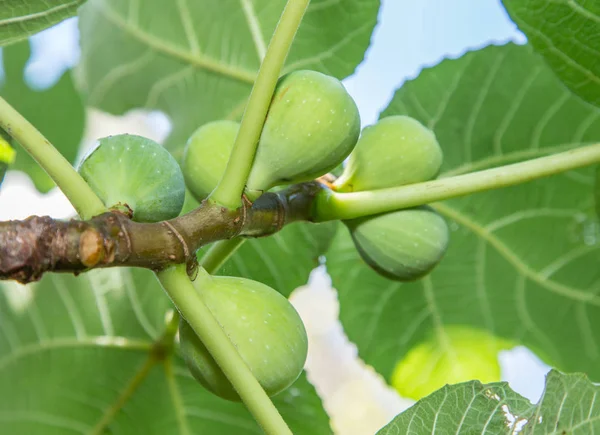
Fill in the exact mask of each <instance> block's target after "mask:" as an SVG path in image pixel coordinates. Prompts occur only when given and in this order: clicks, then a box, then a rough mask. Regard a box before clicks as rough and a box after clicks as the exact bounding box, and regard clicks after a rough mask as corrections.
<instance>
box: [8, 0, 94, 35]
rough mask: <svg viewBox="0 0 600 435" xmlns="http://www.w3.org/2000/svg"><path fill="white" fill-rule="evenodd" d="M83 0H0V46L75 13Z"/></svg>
mask: <svg viewBox="0 0 600 435" xmlns="http://www.w3.org/2000/svg"><path fill="white" fill-rule="evenodd" d="M84 2H85V0H0V46H2V45H8V44H12V43H14V42H18V41H21V40H23V39H27V38H28V37H29V36H31V35H33V34H35V33H38V32H40V31H42V30H44V29H46V28H48V27H51V26H53V25H55V24H57V23H59V22H61V21H62V20H64V19H67V18H69V17H72V16H74V15H76V14H77V8H78V7H79V6H80V5H82V4H83V3H84Z"/></svg>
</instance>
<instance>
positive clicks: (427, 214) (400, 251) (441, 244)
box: [344, 207, 448, 281]
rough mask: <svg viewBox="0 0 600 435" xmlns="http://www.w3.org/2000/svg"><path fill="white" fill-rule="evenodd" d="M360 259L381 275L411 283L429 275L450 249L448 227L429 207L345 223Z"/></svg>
mask: <svg viewBox="0 0 600 435" xmlns="http://www.w3.org/2000/svg"><path fill="white" fill-rule="evenodd" d="M344 223H345V224H346V226H347V227H348V228H349V230H350V234H351V235H352V239H353V240H354V244H355V245H356V248H357V250H358V252H359V253H360V255H361V257H362V258H363V260H365V262H366V263H367V264H368V265H369V266H371V267H372V268H373V269H374V270H375V271H377V272H379V273H380V274H381V275H383V276H385V277H387V278H390V279H394V280H398V281H412V280H415V279H418V278H421V277H422V276H424V275H426V274H427V273H429V272H430V271H431V270H432V269H433V268H434V267H435V265H436V264H437V263H438V262H439V261H440V260H441V258H442V256H443V255H444V253H445V252H446V248H447V246H448V226H447V225H446V222H445V221H444V219H443V218H442V217H441V216H440V215H438V214H437V213H435V212H434V211H432V210H431V209H429V208H427V207H420V208H413V209H407V210H400V211H395V212H391V213H384V214H380V215H375V216H368V217H364V218H358V219H352V220H349V221H344Z"/></svg>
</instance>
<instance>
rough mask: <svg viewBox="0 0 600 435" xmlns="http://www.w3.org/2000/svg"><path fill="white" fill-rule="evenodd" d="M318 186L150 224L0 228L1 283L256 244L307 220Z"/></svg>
mask: <svg viewBox="0 0 600 435" xmlns="http://www.w3.org/2000/svg"><path fill="white" fill-rule="evenodd" d="M321 188H322V186H321V185H320V184H319V183H316V182H310V183H302V184H297V185H294V186H291V187H289V188H287V189H285V190H282V191H280V192H277V193H265V194H264V195H262V196H261V197H260V198H258V199H257V200H256V201H255V202H254V203H253V204H251V203H249V202H247V201H245V202H244V205H243V206H242V207H240V208H238V209H237V210H229V209H226V208H223V207H220V206H218V205H216V204H214V203H211V202H208V201H204V202H203V203H202V204H201V206H200V207H199V208H197V209H196V210H193V211H191V212H190V213H188V214H186V215H183V216H179V217H177V218H175V219H171V220H169V221H164V222H157V223H151V224H147V223H146V224H145V223H137V222H133V221H131V220H130V219H129V218H128V217H127V216H126V215H124V214H122V213H120V212H115V211H113V212H108V213H104V214H102V215H99V216H96V217H94V218H92V219H90V220H89V221H78V220H71V221H59V220H55V219H52V218H50V217H48V216H43V217H38V216H32V217H30V218H27V219H25V220H23V221H7V222H0V280H6V279H12V280H16V281H19V282H22V283H28V282H32V281H36V280H39V279H40V278H41V277H42V275H43V274H44V273H45V272H49V271H53V272H70V273H75V274H77V273H80V272H82V271H85V270H88V269H92V268H98V267H113V266H133V267H144V268H148V269H153V270H160V269H162V268H164V267H166V266H168V265H170V264H174V263H185V262H187V261H188V260H189V259H190V258H192V257H193V256H194V255H195V252H196V251H197V250H198V248H200V247H201V246H203V245H206V244H209V243H212V242H215V241H217V240H223V239H230V238H232V237H237V236H241V237H261V236H267V235H270V234H273V233H275V232H277V231H279V230H280V229H281V228H282V227H283V226H284V225H285V224H287V223H290V222H294V221H299V220H305V221H310V220H311V219H312V218H311V213H312V204H313V200H314V198H315V195H316V194H317V193H318V192H319V190H320V189H321Z"/></svg>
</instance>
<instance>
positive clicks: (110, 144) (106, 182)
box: [79, 134, 185, 222]
mask: <svg viewBox="0 0 600 435" xmlns="http://www.w3.org/2000/svg"><path fill="white" fill-rule="evenodd" d="M79 173H80V174H81V176H82V177H83V179H84V180H85V181H86V182H87V183H88V184H89V185H90V187H91V188H92V190H93V191H94V192H95V193H96V194H97V195H98V196H99V197H100V199H101V200H102V202H103V203H104V204H105V205H106V206H107V207H110V208H115V207H116V208H121V207H122V208H127V209H129V210H132V211H133V220H134V221H137V222H159V221H163V220H167V219H172V218H174V217H176V216H177V215H179V213H180V212H181V208H182V207H183V201H184V199H185V182H184V179H183V174H182V173H181V169H180V167H179V164H178V163H177V161H176V160H175V159H174V158H173V156H171V154H170V153H169V152H168V151H167V150H166V149H165V148H164V147H162V146H161V145H159V144H157V143H156V142H154V141H153V140H150V139H147V138H145V137H141V136H135V135H129V134H122V135H117V136H109V137H105V138H103V139H100V140H99V141H98V145H97V147H96V148H94V149H93V150H92V152H91V153H90V154H88V156H87V157H86V158H85V159H84V160H83V162H82V163H81V165H80V167H79Z"/></svg>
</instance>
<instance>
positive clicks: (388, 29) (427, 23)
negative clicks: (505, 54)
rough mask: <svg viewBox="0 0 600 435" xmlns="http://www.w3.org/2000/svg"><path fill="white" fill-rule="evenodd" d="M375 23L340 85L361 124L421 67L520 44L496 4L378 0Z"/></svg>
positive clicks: (483, 0) (480, 0) (519, 37)
mask: <svg viewBox="0 0 600 435" xmlns="http://www.w3.org/2000/svg"><path fill="white" fill-rule="evenodd" d="M379 21H380V22H379V25H378V26H377V28H376V30H375V33H374V35H373V40H372V45H371V48H370V49H369V51H368V52H367V57H366V60H365V62H363V64H362V65H360V66H359V68H358V69H357V71H356V74H354V75H353V76H352V77H350V78H348V79H347V80H345V84H346V86H347V88H348V90H349V91H350V93H351V94H352V96H353V97H354V98H355V100H356V101H357V103H358V107H359V108H360V110H361V116H362V119H363V123H364V124H370V123H372V122H374V121H375V120H376V119H377V117H378V113H379V112H380V111H381V109H383V108H385V106H386V105H387V103H388V101H389V100H390V99H391V97H392V95H393V92H394V90H395V89H397V88H398V87H399V86H400V85H401V84H402V83H403V82H404V81H405V80H407V79H410V78H413V77H415V76H416V75H418V73H419V71H420V70H421V69H422V68H423V67H426V66H431V65H435V64H437V63H439V61H440V60H442V59H443V58H444V57H458V56H460V55H461V54H462V53H464V52H465V51H467V50H469V49H474V48H475V49H476V48H480V47H483V46H486V45H489V44H492V43H496V44H504V43H507V42H509V41H517V42H520V43H524V42H525V38H524V37H523V36H522V34H521V33H520V32H519V31H518V30H517V28H516V26H515V25H514V24H513V23H512V21H510V19H509V18H508V16H507V14H506V12H505V10H504V8H503V7H502V5H501V2H500V0H418V1H414V0H383V1H382V8H381V11H380V15H379Z"/></svg>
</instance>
